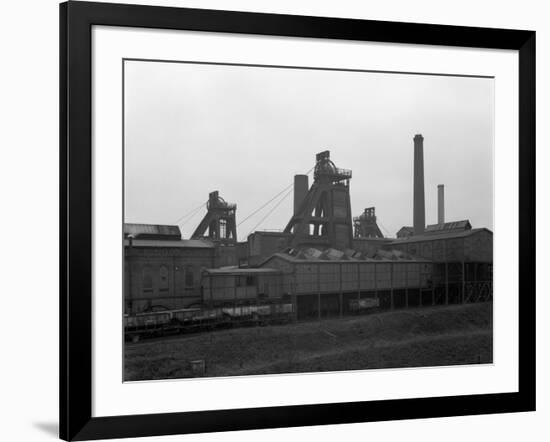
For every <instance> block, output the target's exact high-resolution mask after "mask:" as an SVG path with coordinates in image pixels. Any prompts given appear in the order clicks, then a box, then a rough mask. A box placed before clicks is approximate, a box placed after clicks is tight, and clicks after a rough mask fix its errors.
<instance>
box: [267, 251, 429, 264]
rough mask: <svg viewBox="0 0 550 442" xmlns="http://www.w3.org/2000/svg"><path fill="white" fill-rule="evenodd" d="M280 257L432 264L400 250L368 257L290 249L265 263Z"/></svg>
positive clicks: (298, 260)
mask: <svg viewBox="0 0 550 442" xmlns="http://www.w3.org/2000/svg"><path fill="white" fill-rule="evenodd" d="M273 257H278V258H281V259H284V260H285V261H288V262H292V263H327V264H330V263H350V262H358V261H360V262H373V263H376V262H396V261H402V262H430V260H428V259H425V258H420V257H417V256H413V255H411V254H409V253H405V252H402V251H400V250H376V251H375V252H374V253H371V254H370V256H367V254H366V253H362V252H357V251H355V250H351V249H347V250H345V251H343V252H342V251H340V250H336V249H330V248H329V249H326V250H319V249H316V248H312V247H309V248H303V249H290V250H288V251H286V252H278V253H274V254H273V255H271V257H269V258H267V259H266V260H265V261H264V262H263V263H262V265H263V264H265V263H266V262H268V261H269V260H270V259H271V258H273Z"/></svg>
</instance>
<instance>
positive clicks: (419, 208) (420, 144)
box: [413, 134, 426, 235]
mask: <svg viewBox="0 0 550 442" xmlns="http://www.w3.org/2000/svg"><path fill="white" fill-rule="evenodd" d="M413 191H414V200H413V230H414V234H415V235H420V234H422V233H424V229H425V228H426V210H425V207H424V137H423V136H422V135H420V134H417V135H415V136H414V189H413Z"/></svg>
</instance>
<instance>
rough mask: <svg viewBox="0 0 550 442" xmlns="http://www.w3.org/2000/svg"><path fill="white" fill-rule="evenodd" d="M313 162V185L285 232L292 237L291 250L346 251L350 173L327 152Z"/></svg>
mask: <svg viewBox="0 0 550 442" xmlns="http://www.w3.org/2000/svg"><path fill="white" fill-rule="evenodd" d="M316 160H317V162H316V164H315V170H314V173H313V184H312V185H311V188H310V189H309V191H308V192H307V194H306V195H305V197H304V198H303V200H302V201H301V203H300V204H299V205H297V210H296V211H295V213H294V215H293V216H292V218H291V219H290V221H289V223H288V224H287V226H286V228H285V233H291V234H292V235H293V237H292V246H293V247H297V246H308V245H309V246H324V247H333V248H335V249H339V250H345V249H349V248H351V246H352V239H353V224H352V219H351V204H350V195H349V180H350V179H351V170H345V169H339V168H337V167H336V166H335V165H334V163H333V162H332V161H331V160H330V152H329V151H328V150H326V151H324V152H320V153H318V154H317V156H316Z"/></svg>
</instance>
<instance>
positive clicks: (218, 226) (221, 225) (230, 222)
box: [191, 190, 237, 244]
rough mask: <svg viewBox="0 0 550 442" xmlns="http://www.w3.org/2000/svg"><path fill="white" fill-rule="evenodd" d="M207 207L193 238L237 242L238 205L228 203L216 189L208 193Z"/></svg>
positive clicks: (223, 242) (226, 242) (228, 242)
mask: <svg viewBox="0 0 550 442" xmlns="http://www.w3.org/2000/svg"><path fill="white" fill-rule="evenodd" d="M206 208H207V209H208V212H207V213H206V215H205V216H204V218H203V219H202V221H201V222H200V224H199V226H198V227H197V228H196V230H195V232H194V233H193V235H192V236H191V238H192V239H200V238H208V239H210V240H212V241H219V242H220V243H222V244H235V243H236V242H237V224H236V222H235V212H236V211H237V205H236V204H230V203H227V202H226V201H225V200H224V199H223V198H222V197H221V196H219V194H218V191H217V190H216V191H214V192H210V194H209V195H208V203H207V204H206Z"/></svg>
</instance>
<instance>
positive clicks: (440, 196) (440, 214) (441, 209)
mask: <svg viewBox="0 0 550 442" xmlns="http://www.w3.org/2000/svg"><path fill="white" fill-rule="evenodd" d="M444 222H445V187H444V186H443V184H438V185H437V223H438V224H443V223H444Z"/></svg>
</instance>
